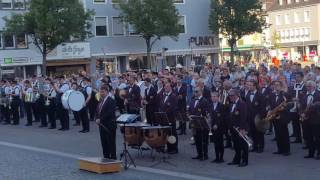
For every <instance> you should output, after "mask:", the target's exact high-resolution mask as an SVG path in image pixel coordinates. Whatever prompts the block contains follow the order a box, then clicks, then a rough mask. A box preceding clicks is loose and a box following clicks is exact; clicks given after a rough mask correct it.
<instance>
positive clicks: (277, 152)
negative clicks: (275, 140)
mask: <svg viewBox="0 0 320 180" xmlns="http://www.w3.org/2000/svg"><path fill="white" fill-rule="evenodd" d="M272 154H282V153H281V152H279V151H276V152H273V153H272Z"/></svg>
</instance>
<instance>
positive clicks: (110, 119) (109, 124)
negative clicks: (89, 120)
mask: <svg viewBox="0 0 320 180" xmlns="http://www.w3.org/2000/svg"><path fill="white" fill-rule="evenodd" d="M106 98H107V99H106V100H105V102H104V103H103V100H102V101H101V102H100V103H99V105H98V109H97V110H98V112H97V118H98V119H100V123H101V126H100V127H99V131H100V139H101V145H102V150H103V156H104V158H108V159H117V156H116V129H117V124H116V115H115V111H116V101H115V100H114V99H112V98H111V97H109V96H108V97H106ZM101 103H103V105H102V107H101Z"/></svg>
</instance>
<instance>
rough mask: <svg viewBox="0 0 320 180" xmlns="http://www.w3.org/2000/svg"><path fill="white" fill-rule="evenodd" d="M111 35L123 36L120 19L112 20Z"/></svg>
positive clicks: (114, 18)
mask: <svg viewBox="0 0 320 180" xmlns="http://www.w3.org/2000/svg"><path fill="white" fill-rule="evenodd" d="M112 35H114V36H122V35H124V23H123V22H122V21H121V18H120V17H113V18H112Z"/></svg>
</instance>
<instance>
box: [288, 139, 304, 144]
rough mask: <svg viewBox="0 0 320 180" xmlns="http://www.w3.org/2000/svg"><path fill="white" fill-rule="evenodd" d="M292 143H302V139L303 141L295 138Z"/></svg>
mask: <svg viewBox="0 0 320 180" xmlns="http://www.w3.org/2000/svg"><path fill="white" fill-rule="evenodd" d="M291 143H302V141H301V140H298V139H296V140H294V141H291Z"/></svg>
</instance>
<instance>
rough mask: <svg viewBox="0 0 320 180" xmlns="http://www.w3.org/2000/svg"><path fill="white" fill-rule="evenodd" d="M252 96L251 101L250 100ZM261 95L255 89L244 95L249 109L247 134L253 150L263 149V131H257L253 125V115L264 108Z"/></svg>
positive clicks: (260, 112) (259, 113)
mask: <svg viewBox="0 0 320 180" xmlns="http://www.w3.org/2000/svg"><path fill="white" fill-rule="evenodd" d="M251 98H252V101H251ZM263 100H264V99H263V98H262V95H261V94H260V93H259V91H258V90H257V91H256V92H255V93H254V92H249V93H248V94H247V97H246V104H247V107H248V109H249V111H248V114H247V115H248V116H247V118H248V119H247V120H248V123H249V127H250V130H249V135H250V136H251V137H252V140H253V150H254V151H260V152H261V151H263V149H264V132H259V131H258V130H257V128H256V126H255V122H254V121H255V117H256V116H257V115H260V117H261V115H262V113H263V109H265V102H264V101H263Z"/></svg>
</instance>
